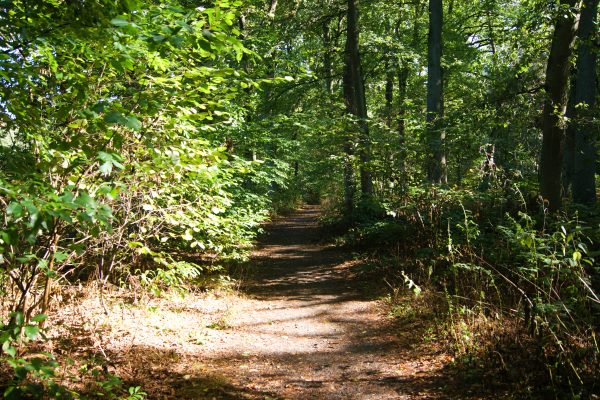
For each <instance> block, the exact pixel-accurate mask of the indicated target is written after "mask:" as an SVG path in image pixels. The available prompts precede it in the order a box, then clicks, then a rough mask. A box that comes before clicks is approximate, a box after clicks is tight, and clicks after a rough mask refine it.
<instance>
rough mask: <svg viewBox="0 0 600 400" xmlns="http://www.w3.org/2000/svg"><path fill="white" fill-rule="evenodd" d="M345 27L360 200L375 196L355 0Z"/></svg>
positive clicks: (348, 95)
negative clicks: (355, 130)
mask: <svg viewBox="0 0 600 400" xmlns="http://www.w3.org/2000/svg"><path fill="white" fill-rule="evenodd" d="M346 24H347V25H346V48H345V52H344V53H345V54H344V55H345V57H344V60H345V66H344V98H345V101H346V109H347V111H348V113H349V114H351V115H354V116H355V117H356V118H357V119H358V130H359V136H358V151H359V152H358V154H359V157H360V189H361V197H362V198H363V199H368V198H370V197H372V195H373V181H372V177H371V171H370V167H369V162H370V161H371V155H370V140H369V126H368V124H367V103H366V98H365V86H364V82H363V78H362V72H361V66H360V53H359V51H358V43H359V38H358V9H357V7H356V2H355V0H348V11H347V15H346Z"/></svg>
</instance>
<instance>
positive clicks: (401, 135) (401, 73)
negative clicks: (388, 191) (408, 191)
mask: <svg viewBox="0 0 600 400" xmlns="http://www.w3.org/2000/svg"><path fill="white" fill-rule="evenodd" d="M408 73H409V68H408V66H407V65H406V64H405V65H402V66H401V67H400V69H399V70H398V144H399V148H400V151H399V152H398V158H399V159H398V164H399V168H400V177H401V178H400V183H401V186H402V190H404V188H405V185H406V176H405V175H406V106H405V104H404V101H405V100H406V89H407V87H408Z"/></svg>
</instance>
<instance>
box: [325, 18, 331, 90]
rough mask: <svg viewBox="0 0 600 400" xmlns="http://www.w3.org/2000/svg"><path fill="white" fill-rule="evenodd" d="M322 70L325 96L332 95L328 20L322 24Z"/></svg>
mask: <svg viewBox="0 0 600 400" xmlns="http://www.w3.org/2000/svg"><path fill="white" fill-rule="evenodd" d="M323 48H324V54H323V68H324V69H325V90H326V91H327V94H332V93H333V78H332V75H333V73H332V61H331V32H330V29H329V19H328V20H326V21H325V22H323Z"/></svg>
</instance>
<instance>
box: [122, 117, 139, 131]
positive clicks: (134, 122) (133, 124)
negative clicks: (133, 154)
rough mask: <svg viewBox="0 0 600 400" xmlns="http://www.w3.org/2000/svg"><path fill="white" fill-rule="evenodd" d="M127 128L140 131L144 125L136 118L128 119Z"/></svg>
mask: <svg viewBox="0 0 600 400" xmlns="http://www.w3.org/2000/svg"><path fill="white" fill-rule="evenodd" d="M125 119H126V121H127V122H125V126H126V127H128V128H129V129H133V130H134V131H139V130H140V129H141V128H142V123H141V122H140V120H139V119H137V118H136V117H126V118H125Z"/></svg>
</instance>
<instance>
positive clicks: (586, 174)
mask: <svg viewBox="0 0 600 400" xmlns="http://www.w3.org/2000/svg"><path fill="white" fill-rule="evenodd" d="M597 17H598V0H584V1H583V5H582V9H581V18H580V21H579V30H578V33H577V36H578V38H579V48H578V51H577V76H576V78H575V90H574V91H573V92H574V99H573V103H574V105H575V108H574V110H573V111H574V112H573V121H574V122H573V125H572V131H573V147H574V152H573V155H574V157H573V176H572V180H571V183H572V191H573V201H574V202H576V203H580V204H594V203H595V202H596V139H597V138H596V135H595V133H594V132H593V130H594V127H593V125H592V123H591V122H590V121H591V119H592V115H591V113H592V111H593V109H594V106H595V103H596V95H597V93H596V83H597V76H596V62H597V52H596V51H595V49H593V46H592V43H591V41H592V40H593V37H594V33H595V26H596V20H597Z"/></svg>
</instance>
